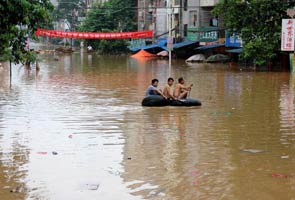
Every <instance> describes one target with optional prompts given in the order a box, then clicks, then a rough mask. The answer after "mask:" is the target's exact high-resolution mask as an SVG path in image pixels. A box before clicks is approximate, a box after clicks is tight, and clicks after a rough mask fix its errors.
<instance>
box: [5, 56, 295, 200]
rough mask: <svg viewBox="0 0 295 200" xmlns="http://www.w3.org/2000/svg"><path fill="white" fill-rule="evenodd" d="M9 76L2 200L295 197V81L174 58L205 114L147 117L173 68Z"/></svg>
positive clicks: (70, 67) (53, 65) (88, 62)
mask: <svg viewBox="0 0 295 200" xmlns="http://www.w3.org/2000/svg"><path fill="white" fill-rule="evenodd" d="M56 56H57V57H58V58H59V60H58V61H54V59H53V58H54V55H51V54H49V55H40V56H39V58H40V60H42V61H41V62H40V66H41V70H40V71H39V72H38V73H36V70H35V69H34V68H32V70H30V71H29V70H26V69H25V68H23V67H21V66H19V65H17V66H13V70H12V72H13V75H12V86H11V88H10V87H9V70H8V68H7V67H8V66H7V64H5V66H4V68H3V67H0V188H1V189H0V199H1V200H15V199H34V200H35V199H38V200H98V199H103V200H133V199H153V200H160V199H161V200H162V199H165V200H292V199H295V108H294V107H295V106H294V103H295V102H294V98H295V77H292V76H291V75H290V74H289V73H284V72H280V73H277V72H245V71H239V70H232V69H229V67H228V66H227V65H214V64H213V65H211V64H192V65H186V64H185V63H184V61H183V60H179V61H173V67H172V75H173V77H175V78H178V77H179V76H184V77H185V78H186V79H187V81H188V82H189V83H191V82H192V83H194V87H193V90H192V91H191V94H190V96H191V97H194V98H197V99H200V100H201V101H202V103H203V106H202V107H201V108H180V107H163V108H143V107H141V105H140V102H141V99H142V98H143V96H144V90H145V88H146V87H147V86H148V85H149V82H150V80H151V79H152V78H158V79H160V81H161V82H160V87H163V85H164V83H165V82H166V79H167V76H168V62H167V60H150V61H138V60H134V59H130V58H128V57H101V56H97V55H95V54H88V55H87V54H80V53H79V52H78V53H74V54H73V55H63V56H62V55H56Z"/></svg>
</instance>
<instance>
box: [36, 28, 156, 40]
mask: <svg viewBox="0 0 295 200" xmlns="http://www.w3.org/2000/svg"><path fill="white" fill-rule="evenodd" d="M36 35H37V36H48V37H57V38H75V39H103V40H110V39H131V38H132V39H133V38H135V39H136V38H151V37H152V36H153V31H139V32H117V33H114V32H112V33H101V32H98V33H93V32H65V31H57V30H45V29H38V30H37V31H36Z"/></svg>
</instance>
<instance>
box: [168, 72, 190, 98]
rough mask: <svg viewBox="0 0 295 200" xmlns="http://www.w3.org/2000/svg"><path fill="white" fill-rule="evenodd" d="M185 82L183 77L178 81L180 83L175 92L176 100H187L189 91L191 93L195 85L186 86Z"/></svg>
mask: <svg viewBox="0 0 295 200" xmlns="http://www.w3.org/2000/svg"><path fill="white" fill-rule="evenodd" d="M184 83H185V80H184V78H183V77H180V78H179V79H178V83H177V84H176V86H175V88H174V92H173V96H174V98H175V99H178V100H181V99H186V98H187V95H188V93H189V91H191V89H192V87H193V84H190V85H189V86H187V87H185V86H184Z"/></svg>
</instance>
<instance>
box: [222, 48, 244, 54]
mask: <svg viewBox="0 0 295 200" xmlns="http://www.w3.org/2000/svg"><path fill="white" fill-rule="evenodd" d="M226 52H228V53H238V54H239V53H242V52H243V48H239V49H231V50H227V51H226Z"/></svg>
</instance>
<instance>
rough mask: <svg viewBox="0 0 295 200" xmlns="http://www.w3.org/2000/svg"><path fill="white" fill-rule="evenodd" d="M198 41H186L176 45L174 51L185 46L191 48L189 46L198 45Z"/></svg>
mask: <svg viewBox="0 0 295 200" xmlns="http://www.w3.org/2000/svg"><path fill="white" fill-rule="evenodd" d="M197 43H198V41H184V42H179V43H175V44H173V49H179V48H182V47H185V46H189V45H193V44H197Z"/></svg>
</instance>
